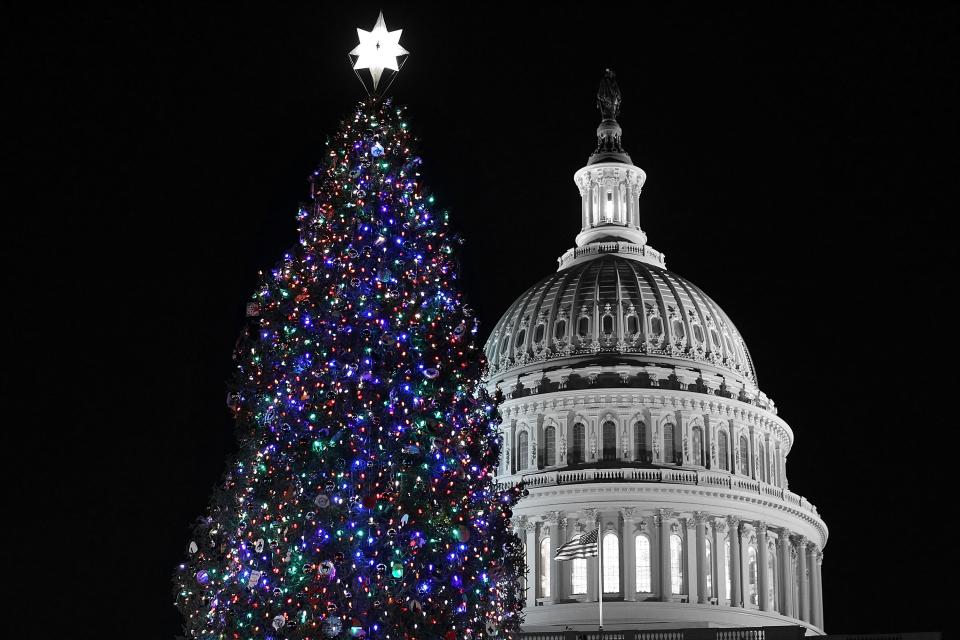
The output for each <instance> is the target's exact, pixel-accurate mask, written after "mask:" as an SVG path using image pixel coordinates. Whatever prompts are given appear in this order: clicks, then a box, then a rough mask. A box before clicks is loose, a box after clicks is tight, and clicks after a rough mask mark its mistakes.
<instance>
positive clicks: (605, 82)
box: [597, 69, 622, 120]
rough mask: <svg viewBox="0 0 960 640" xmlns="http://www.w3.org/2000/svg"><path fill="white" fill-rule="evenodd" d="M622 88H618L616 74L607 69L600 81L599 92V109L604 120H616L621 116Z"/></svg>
mask: <svg viewBox="0 0 960 640" xmlns="http://www.w3.org/2000/svg"><path fill="white" fill-rule="evenodd" d="M621 100H622V98H621V96H620V87H618V86H617V77H616V74H615V73H614V72H613V71H611V70H610V69H605V70H604V72H603V78H602V79H601V80H600V89H598V90H597V108H598V109H600V113H601V114H602V115H603V119H604V120H616V119H617V116H618V115H620V102H621Z"/></svg>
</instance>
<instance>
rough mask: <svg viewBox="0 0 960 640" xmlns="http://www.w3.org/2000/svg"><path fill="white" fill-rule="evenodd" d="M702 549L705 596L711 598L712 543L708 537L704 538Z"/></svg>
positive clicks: (712, 594)
mask: <svg viewBox="0 0 960 640" xmlns="http://www.w3.org/2000/svg"><path fill="white" fill-rule="evenodd" d="M704 543H705V545H704V549H703V563H704V565H706V566H704V568H703V570H704V573H705V574H706V584H707V597H708V598H712V597H713V596H714V593H713V543H712V542H710V538H706V539H705V540H704Z"/></svg>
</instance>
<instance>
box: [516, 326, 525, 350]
mask: <svg viewBox="0 0 960 640" xmlns="http://www.w3.org/2000/svg"><path fill="white" fill-rule="evenodd" d="M526 335H527V330H526V329H520V332H519V333H518V334H517V349H523V339H524V338H525V337H526Z"/></svg>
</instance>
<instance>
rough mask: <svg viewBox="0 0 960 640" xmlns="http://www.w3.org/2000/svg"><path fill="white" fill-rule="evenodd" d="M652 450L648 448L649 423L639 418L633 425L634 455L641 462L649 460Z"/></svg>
mask: <svg viewBox="0 0 960 640" xmlns="http://www.w3.org/2000/svg"><path fill="white" fill-rule="evenodd" d="M649 454H650V450H649V449H648V448H647V425H646V424H644V422H643V420H638V421H637V422H635V423H634V425H633V457H634V458H635V459H636V460H638V461H639V462H649V459H648V458H649Z"/></svg>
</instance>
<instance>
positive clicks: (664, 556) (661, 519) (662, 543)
mask: <svg viewBox="0 0 960 640" xmlns="http://www.w3.org/2000/svg"><path fill="white" fill-rule="evenodd" d="M671 515H672V512H671V510H670V509H657V515H656V516H654V521H655V522H656V524H657V545H658V546H659V547H660V585H659V589H660V600H661V601H662V602H669V601H670V599H671V597H672V595H673V588H672V586H671V584H670V522H669V518H670V516H671Z"/></svg>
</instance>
